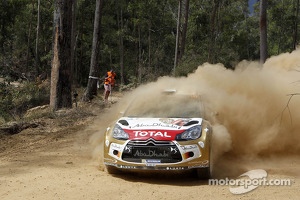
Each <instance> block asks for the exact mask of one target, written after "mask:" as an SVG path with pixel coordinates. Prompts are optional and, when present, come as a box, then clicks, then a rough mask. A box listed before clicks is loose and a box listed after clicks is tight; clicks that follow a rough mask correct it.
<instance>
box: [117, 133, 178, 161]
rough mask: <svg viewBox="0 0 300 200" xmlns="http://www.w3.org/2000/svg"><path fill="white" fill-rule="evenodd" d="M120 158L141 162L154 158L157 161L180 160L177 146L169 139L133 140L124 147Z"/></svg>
mask: <svg viewBox="0 0 300 200" xmlns="http://www.w3.org/2000/svg"><path fill="white" fill-rule="evenodd" d="M122 159H123V160H125V161H128V162H135V163H142V162H147V160H149V161H151V160H155V161H157V162H159V163H176V162H180V161H181V160H182V157H181V154H180V151H179V149H178V148H177V146H176V145H175V144H174V143H173V142H170V141H156V140H154V139H152V138H150V139H149V140H147V141H140V140H133V141H130V142H128V143H127V145H126V147H125V148H124V151H123V154H122Z"/></svg>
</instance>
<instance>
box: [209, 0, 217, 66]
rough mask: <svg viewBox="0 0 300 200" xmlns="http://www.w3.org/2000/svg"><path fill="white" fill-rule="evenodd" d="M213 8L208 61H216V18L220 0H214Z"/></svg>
mask: <svg viewBox="0 0 300 200" xmlns="http://www.w3.org/2000/svg"><path fill="white" fill-rule="evenodd" d="M213 2H214V5H213V10H212V13H211V19H210V44H209V50H208V62H210V63H214V62H215V43H216V26H217V25H216V21H217V20H216V19H217V12H218V8H219V4H220V2H219V0H214V1H213Z"/></svg>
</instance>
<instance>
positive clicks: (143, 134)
mask: <svg viewBox="0 0 300 200" xmlns="http://www.w3.org/2000/svg"><path fill="white" fill-rule="evenodd" d="M133 133H134V136H135V137H166V138H170V137H171V136H170V135H168V132H166V131H165V132H160V131H133Z"/></svg>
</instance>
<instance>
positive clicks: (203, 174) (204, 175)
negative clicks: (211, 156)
mask: <svg viewBox="0 0 300 200" xmlns="http://www.w3.org/2000/svg"><path fill="white" fill-rule="evenodd" d="M196 173H197V177H198V179H201V180H205V179H209V178H210V177H211V173H210V167H205V168H197V169H196Z"/></svg>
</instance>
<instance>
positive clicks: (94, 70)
mask: <svg viewBox="0 0 300 200" xmlns="http://www.w3.org/2000/svg"><path fill="white" fill-rule="evenodd" d="M102 7H103V0H96V10H95V20H94V32H93V44H92V55H91V66H90V73H89V80H88V84H87V88H86V91H85V93H84V96H83V101H89V100H91V99H92V97H93V95H97V82H98V81H99V76H100V72H99V71H100V68H99V67H98V64H97V62H98V57H99V49H100V35H101V28H100V27H101V18H102Z"/></svg>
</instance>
